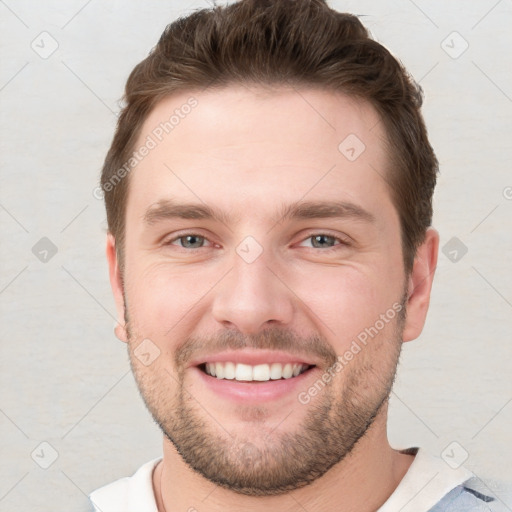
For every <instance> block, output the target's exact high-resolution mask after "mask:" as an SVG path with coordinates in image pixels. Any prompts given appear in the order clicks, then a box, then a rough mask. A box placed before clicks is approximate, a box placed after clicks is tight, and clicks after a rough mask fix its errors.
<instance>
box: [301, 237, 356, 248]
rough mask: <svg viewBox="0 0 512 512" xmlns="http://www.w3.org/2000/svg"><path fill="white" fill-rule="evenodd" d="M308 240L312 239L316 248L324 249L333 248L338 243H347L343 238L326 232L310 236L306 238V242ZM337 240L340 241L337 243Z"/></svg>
mask: <svg viewBox="0 0 512 512" xmlns="http://www.w3.org/2000/svg"><path fill="white" fill-rule="evenodd" d="M307 240H311V241H312V246H313V248H314V249H323V248H327V249H331V248H333V247H335V246H336V245H343V244H345V245H346V242H344V241H343V240H342V239H341V238H338V237H335V236H331V235H327V234H325V233H320V234H317V235H311V236H308V238H306V239H305V240H304V242H305V241H307ZM337 241H338V242H340V243H339V244H336V242H337ZM326 244H327V245H326Z"/></svg>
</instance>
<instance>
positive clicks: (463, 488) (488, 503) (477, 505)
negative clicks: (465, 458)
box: [429, 478, 498, 512]
mask: <svg viewBox="0 0 512 512" xmlns="http://www.w3.org/2000/svg"><path fill="white" fill-rule="evenodd" d="M472 480H473V479H472V478H470V479H469V480H467V481H466V482H464V483H463V484H461V485H458V486H457V487H455V488H453V489H452V490H451V491H450V492H449V493H448V494H447V495H446V496H444V497H443V499H442V500H441V501H439V502H438V503H437V504H436V505H435V506H434V507H433V508H431V509H430V510H429V512H494V511H495V510H496V511H497V510H498V509H497V508H494V505H495V504H496V500H495V498H493V497H492V496H489V495H486V494H482V493H481V492H479V491H477V490H475V489H473V485H472Z"/></svg>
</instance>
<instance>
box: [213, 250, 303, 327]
mask: <svg viewBox="0 0 512 512" xmlns="http://www.w3.org/2000/svg"><path fill="white" fill-rule="evenodd" d="M215 290H216V295H215V298H214V300H213V306H212V314H213V317H214V318H215V320H216V321H217V322H219V323H221V324H222V325H223V326H224V327H227V328H230V329H235V328H236V329H237V330H239V331H240V332H243V333H244V334H255V333H257V332H259V331H261V330H262V329H265V328H266V327H268V326H270V325H274V326H277V327H282V326H285V325H289V324H290V323H291V320H292V317H293V311H294V308H293V297H294V295H293V292H292V291H291V290H290V289H289V288H288V287H287V286H286V284H285V283H284V282H282V281H281V279H280V278H279V277H278V273H277V272H276V271H275V270H273V269H272V270H271V268H269V266H267V263H266V261H265V258H264V255H261V256H260V257H259V258H258V259H256V261H253V262H252V263H247V262H246V261H244V260H243V259H242V258H240V257H239V256H238V255H237V254H235V257H234V263H233V268H232V269H231V271H230V272H228V274H227V275H226V277H225V278H224V279H223V280H222V281H221V282H220V283H219V285H218V286H217V287H216V288H215Z"/></svg>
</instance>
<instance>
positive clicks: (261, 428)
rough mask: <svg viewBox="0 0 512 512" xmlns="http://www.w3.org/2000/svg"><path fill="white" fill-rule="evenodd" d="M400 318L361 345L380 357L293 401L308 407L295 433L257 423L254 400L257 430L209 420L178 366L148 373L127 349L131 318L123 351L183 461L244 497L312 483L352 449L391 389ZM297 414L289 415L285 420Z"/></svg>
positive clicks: (356, 363) (259, 413) (357, 361)
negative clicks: (385, 334)
mask: <svg viewBox="0 0 512 512" xmlns="http://www.w3.org/2000/svg"><path fill="white" fill-rule="evenodd" d="M402 305H405V302H404V300H402ZM404 321H405V306H404V307H403V309H402V311H400V312H399V314H398V316H397V318H396V319H395V325H394V329H393V334H392V336H391V338H386V339H373V340H371V341H369V342H368V345H367V346H365V347H364V348H363V351H369V352H371V351H374V350H375V348H374V346H372V343H373V344H377V343H378V344H379V345H380V347H381V349H380V351H379V352H380V354H381V355H380V356H377V357H375V354H374V357H372V355H371V354H367V356H368V357H359V356H360V354H357V355H355V357H354V359H353V360H352V361H351V362H350V363H349V364H347V366H346V367H344V368H343V369H342V371H341V372H340V375H342V376H343V381H342V382H343V385H342V387H341V389H340V388H339V386H340V384H339V382H340V379H339V378H334V379H332V380H331V382H329V383H328V384H326V386H325V387H324V388H323V389H322V390H321V391H320V392H319V393H318V396H317V397H315V400H312V401H311V402H310V403H308V404H307V405H303V404H301V403H300V402H299V401H298V400H297V402H296V405H295V406H294V407H296V408H303V407H307V412H306V414H302V412H301V411H300V410H299V414H300V417H301V418H303V420H302V425H292V427H293V428H292V429H291V430H292V431H287V428H286V427H287V424H288V425H289V423H288V422H287V420H286V419H285V420H284V421H282V423H281V424H280V425H279V427H278V428H276V427H275V424H276V423H278V421H276V418H273V421H272V422H270V423H268V424H267V423H266V422H264V421H261V418H262V417H264V416H265V411H266V409H265V407H264V406H259V407H254V408H243V409H244V411H245V412H246V416H251V415H252V416H253V419H254V421H255V424H254V427H255V428H247V425H246V424H243V425H241V427H240V429H237V431H235V432H228V431H227V430H226V429H225V428H224V427H223V426H222V425H221V424H219V423H218V422H217V421H216V420H215V419H214V415H215V412H214V411H213V410H210V408H208V406H207V404H203V403H201V400H198V399H197V398H196V397H194V396H192V395H191V394H190V393H189V392H188V391H187V389H186V382H185V380H186V372H185V371H184V370H183V369H181V370H180V369H179V370H178V371H177V373H176V376H173V375H171V374H170V372H169V371H167V370H166V369H165V368H162V367H159V366H158V365H156V366H155V369H153V371H148V369H147V368H143V367H142V366H141V365H140V362H139V361H136V360H135V356H134V354H133V350H132V349H130V347H135V344H136V343H137V340H136V339H135V338H137V339H138V337H137V336H134V335H133V333H131V332H130V328H129V322H127V332H128V340H129V343H128V347H129V349H128V352H129V356H130V364H131V366H132V371H133V373H134V376H135V379H136V382H137V385H138V387H139V391H140V394H141V397H142V399H143V400H144V402H145V404H146V407H147V408H148V410H149V411H150V413H151V415H152V416H153V418H154V420H155V422H156V423H157V424H158V425H159V426H160V428H161V430H162V432H163V434H164V435H165V437H166V438H167V439H169V441H171V443H172V444H173V445H174V447H175V449H176V451H177V452H178V453H179V454H180V455H181V457H182V458H183V460H184V461H185V462H186V463H187V464H188V465H189V466H190V467H191V468H192V469H193V470H194V471H196V472H197V473H199V474H200V475H202V476H203V477H204V478H206V479H208V480H209V481H211V482H213V483H215V484H217V485H219V486H221V487H223V488H226V489H229V490H231V491H234V492H236V493H239V494H242V495H246V496H272V495H279V494H283V493H286V492H289V491H291V490H294V489H299V488H301V487H304V486H306V485H308V484H310V483H312V482H314V481H315V480H316V479H318V478H319V477H321V476H322V475H324V474H325V473H326V472H327V471H328V470H329V469H331V468H332V467H333V466H334V465H335V464H338V463H340V462H341V461H343V460H344V459H345V458H346V457H347V456H348V455H349V454H350V453H352V451H353V450H354V448H355V446H356V444H357V443H358V441H360V440H361V439H362V438H363V437H364V436H365V434H367V432H368V431H369V429H370V428H371V426H372V424H373V423H374V420H375V418H376V417H377V416H378V414H379V412H381V410H382V409H383V407H384V406H385V405H386V403H387V401H388V399H389V395H390V393H391V389H392V387H393V383H394V380H395V377H396V370H397V366H398V362H399V357H400V353H401V347H402V332H403V324H404ZM270 332H273V331H270ZM230 336H231V338H232V336H233V335H232V333H231V334H230ZM242 338H243V336H242V335H240V339H242ZM268 339H270V338H267V340H268ZM207 343H208V342H207V341H206V342H205V344H207ZM240 343H242V342H241V341H240ZM324 343H325V342H324ZM243 344H245V345H246V342H245V341H244V342H243ZM251 346H256V345H251ZM260 348H262V347H260ZM265 348H269V347H268V346H265ZM276 348H281V347H280V346H276ZM382 354H383V355H385V358H384V359H383V357H382ZM333 355H334V357H336V355H335V354H334V353H333V354H331V357H332V356H333ZM331 363H334V361H332V360H331ZM328 367H332V364H329V365H328V366H326V368H328ZM340 375H336V377H340ZM286 412H290V411H283V417H284V416H286V414H285V413H286ZM294 416H295V415H294V414H293V413H291V414H290V415H289V418H290V420H289V421H293V418H294ZM245 419H246V420H247V418H245ZM288 430H290V429H288Z"/></svg>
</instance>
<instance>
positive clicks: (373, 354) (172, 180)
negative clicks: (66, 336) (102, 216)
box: [107, 85, 439, 512]
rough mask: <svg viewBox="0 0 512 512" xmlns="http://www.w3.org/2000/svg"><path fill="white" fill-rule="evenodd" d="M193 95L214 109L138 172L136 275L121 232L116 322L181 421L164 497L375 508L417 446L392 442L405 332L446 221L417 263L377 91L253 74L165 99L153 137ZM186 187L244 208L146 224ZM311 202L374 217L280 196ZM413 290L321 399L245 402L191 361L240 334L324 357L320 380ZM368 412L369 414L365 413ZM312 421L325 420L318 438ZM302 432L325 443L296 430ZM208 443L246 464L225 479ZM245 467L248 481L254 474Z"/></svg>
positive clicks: (156, 478) (132, 225)
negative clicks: (147, 357) (289, 83)
mask: <svg viewBox="0 0 512 512" xmlns="http://www.w3.org/2000/svg"><path fill="white" fill-rule="evenodd" d="M191 95H194V97H195V98H196V99H197V100H198V106H197V107H196V108H195V109H194V110H193V111H192V112H191V113H190V114H189V115H188V116H186V118H184V119H182V120H181V121H180V123H179V125H177V126H176V127H175V128H174V130H173V131H172V132H171V133H170V134H169V135H168V136H167V137H165V138H164V140H163V141H162V142H161V143H160V144H158V145H157V147H155V148H154V149H152V150H151V151H150V152H149V154H148V156H146V157H145V158H144V160H143V161H142V162H140V163H139V164H138V165H137V167H136V168H135V169H134V170H133V171H132V173H131V175H130V192H129V197H128V203H127V209H126V242H125V273H124V276H123V279H124V285H123V281H122V279H121V274H120V271H119V265H118V260H117V255H116V249H115V239H114V238H113V236H112V235H111V234H109V235H108V237H107V258H108V263H109V269H110V280H111V285H112V290H113V293H114V297H115V301H116V307H117V311H118V315H119V322H120V324H119V326H118V327H117V328H116V335H117V336H118V338H119V339H121V340H122V341H125V342H127V344H128V350H129V354H130V360H131V364H132V368H133V371H134V374H135V377H136V380H137V383H138V385H139V389H140V391H141V395H142V397H143V398H144V400H145V402H146V405H147V406H148V408H149V410H150V411H151V413H152V414H153V416H154V417H155V418H156V419H157V421H158V422H159V423H160V426H161V427H162V429H163V431H164V434H166V435H164V443H163V452H164V456H163V461H162V462H161V463H160V464H159V465H158V466H157V468H156V470H155V471H154V474H153V486H154V491H155V496H156V499H157V503H158V507H159V510H161V511H163V510H167V511H170V510H188V509H189V508H190V507H195V508H197V510H200V511H201V512H203V511H205V512H206V511H217V510H219V511H220V510H223V511H224V512H230V511H235V510H240V509H244V510H250V511H252V510H254V511H256V510H267V509H269V507H270V508H271V509H274V510H283V511H292V510H293V511H295V510H299V509H301V506H302V507H304V508H305V509H307V510H308V511H310V512H315V511H320V510H339V511H340V512H349V511H356V510H357V511H358V512H365V511H367V512H370V511H373V510H376V509H377V508H378V507H379V506H380V505H382V504H383V503H384V502H385V501H386V499H387V498H388V497H389V496H390V495H391V494H392V492H393V491H394V489H395V488H396V487H397V485H398V484H399V482H400V480H401V479H402V478H403V476H404V475H405V473H406V472H407V470H408V468H409V466H410V464H411V463H412V461H413V456H410V455H405V454H402V453H400V452H399V451H397V450H395V449H393V448H392V447H391V446H390V445H389V442H388V439H387V432H386V423H387V413H388V402H387V397H388V395H389V392H390V389H391V386H392V382H393V379H394V376H395V372H396V367H397V363H398V357H399V353H400V349H401V346H402V342H404V341H410V340H413V339H415V338H417V337H418V336H419V334H420V333H421V330H422V328H423V325H424V322H425V317H426V314H427V310H428V304H429V298H430V291H431V286H432V280H433V275H434V270H435V266H436V262H437V252H438V244H439V237H438V234H437V232H436V231H435V230H434V229H432V228H429V230H428V231H427V233H426V236H425V240H424V242H423V244H422V245H421V246H420V247H419V248H418V250H417V254H416V258H415V261H414V266H413V269H412V272H411V273H410V275H408V276H406V275H405V271H404V265H403V255H402V250H401V239H400V224H399V218H398V214H397V212H396V209H395V208H394V206H393V204H392V201H391V196H390V191H389V189H388V185H387V183H386V182H385V181H384V180H383V178H382V176H385V175H386V173H388V169H387V164H388V156H387V154H386V150H385V145H384V140H385V134H384V132H383V131H382V129H383V128H382V124H381V123H379V118H378V115H377V113H376V112H375V110H374V109H373V108H372V107H371V106H370V105H369V104H367V103H365V102H362V101H356V100H354V99H352V98H349V97H347V96H345V95H342V94H334V93H332V92H328V91H323V90H318V89H300V90H293V89H286V88H284V87H283V88H281V89H273V90H272V93H271V94H270V93H269V92H268V91H266V90H263V89H262V88H259V87H252V88H247V87H242V86H239V85H238V86H235V85H232V86H229V87H226V88H224V89H220V90H206V91H203V92H194V93H191V92H187V93H183V94H181V93H180V94H176V95H175V96H172V97H169V98H166V99H165V100H162V101H161V102H160V103H159V104H158V105H157V106H156V107H155V109H154V110H153V111H152V112H151V113H150V115H149V116H148V118H147V119H146V122H145V123H144V126H143V129H142V131H141V133H140V136H139V145H140V144H142V143H143V141H144V140H146V137H147V136H148V135H149V134H151V132H152V130H153V129H154V128H155V127H156V126H158V125H159V123H160V122H162V121H164V120H166V119H168V118H169V115H170V113H172V111H173V110H174V109H176V108H179V107H180V106H181V105H183V104H184V103H185V102H186V100H187V99H188V98H189V97H190V96H191ZM349 134H356V135H357V137H358V138H359V139H360V140H361V141H363V143H364V145H365V150H364V151H363V152H362V153H361V155H360V156H359V157H358V158H357V159H356V160H355V161H349V160H348V159H347V158H346V157H345V156H344V155H343V154H342V153H341V152H340V151H339V150H338V146H339V144H340V143H341V142H342V141H343V140H344V139H345V138H346V137H347V136H348V135H349ZM375 170H377V171H378V172H376V171H375ZM171 197H172V198H173V199H174V200H176V201H177V202H182V203H183V202H196V203H202V204H207V205H210V206H215V207H216V208H218V209H220V210H221V211H222V212H224V213H225V214H226V216H228V215H229V216H230V217H229V218H226V219H224V222H218V221H215V220H211V219H209V220H205V219H173V218H169V219H165V220H162V221H160V222H155V223H154V224H152V225H147V224H146V223H145V222H144V214H145V212H146V211H147V209H148V208H149V207H150V206H151V205H154V204H155V203H157V202H158V201H160V200H162V199H166V198H171ZM297 201H324V202H325V201H345V202H350V203H352V204H355V205H357V206H358V207H360V208H362V209H364V210H366V211H367V212H369V213H370V214H371V215H372V216H373V217H374V220H373V222H367V221H366V220H363V219H360V218H355V217H353V216H345V217H343V218H314V219H283V218H282V217H281V216H280V215H279V213H278V212H279V209H280V207H281V205H282V204H283V203H285V204H290V203H294V202H297ZM187 234H188V235H191V234H196V235H197V236H201V237H205V240H204V242H200V243H199V245H195V246H193V247H197V248H194V249H191V248H190V243H189V245H188V246H187V245H186V244H187V240H186V239H185V240H184V239H179V237H180V236H181V237H183V236H185V235H187ZM321 234H326V235H327V237H328V238H327V239H323V241H321V243H320V244H318V240H317V239H316V242H317V243H316V244H315V240H313V239H312V238H311V237H314V236H316V235H321ZM247 236H251V237H253V238H254V239H255V240H256V241H257V242H258V244H259V245H260V246H261V248H262V249H263V252H262V253H261V255H260V256H259V257H258V258H256V259H255V261H253V262H252V263H247V262H246V261H245V260H244V259H243V258H242V257H240V255H239V254H238V253H237V252H236V248H237V246H238V245H239V244H240V242H242V240H244V239H245V238H246V237H247ZM331 236H332V237H334V238H329V237H331ZM194 240H195V242H197V239H194ZM201 240H202V239H201ZM164 242H166V243H167V245H166V244H164ZM201 243H203V244H204V245H203V246H201ZM329 249H330V250H329ZM402 300H404V307H405V309H406V311H407V314H406V315H403V316H400V315H397V316H395V317H394V318H393V320H391V321H389V322H388V323H386V325H385V326H384V327H383V328H382V329H381V330H380V331H379V332H378V334H377V335H376V336H375V337H373V338H372V339H371V342H369V343H368V344H367V345H366V346H364V347H363V348H362V350H361V351H360V352H359V353H358V354H357V355H355V356H354V358H353V359H352V360H351V361H350V362H349V363H348V364H347V365H346V366H345V367H344V368H343V370H342V371H339V372H337V373H336V374H335V375H334V377H333V378H332V380H331V381H330V383H329V385H328V386H326V387H325V388H324V389H323V390H322V391H321V392H319V393H318V394H317V395H316V396H314V397H312V398H311V400H310V401H309V403H307V404H302V403H300V402H299V401H298V400H297V393H296V392H294V393H290V394H289V395H286V396H284V397H281V398H279V399H276V400H271V401H269V402H266V403H264V404H258V405H257V406H256V405H251V404H242V405H240V404H235V403H232V402H231V401H229V400H228V399H226V398H224V397H220V396H218V395H217V394H216V393H215V392H213V391H212V390H211V389H210V388H209V387H208V386H206V385H205V384H204V382H203V380H201V379H199V378H198V375H197V373H196V372H195V371H193V369H192V368H191V367H189V366H188V364H189V363H190V362H191V361H192V359H193V357H195V356H201V354H203V355H204V354H206V352H212V351H213V352H215V351H216V350H217V349H220V348H221V347H224V346H235V345H230V344H229V343H230V342H229V339H234V340H236V342H237V343H239V346H244V347H252V348H254V349H258V348H261V347H263V346H265V347H267V348H274V347H275V348H286V349H287V350H288V351H289V352H292V353H293V351H294V348H293V347H294V346H297V347H300V350H301V353H302V354H305V355H307V356H309V357H311V359H314V360H315V362H316V363H317V366H316V367H315V368H314V369H313V370H311V371H310V372H309V374H308V375H307V376H306V375H305V376H304V377H306V378H305V379H304V382H303V384H301V388H300V391H304V390H307V389H308V388H309V387H310V386H311V385H313V384H314V383H315V381H317V380H318V379H319V378H321V376H322V375H323V374H324V373H325V372H326V370H327V368H329V366H330V365H332V363H333V362H334V361H335V359H333V358H335V356H340V355H343V354H344V353H345V352H346V351H347V350H348V349H349V347H350V345H351V343H352V342H353V340H354V339H356V337H357V335H358V334H359V333H361V332H362V331H364V329H365V328H368V327H370V326H373V325H375V323H376V320H378V319H379V318H380V315H382V314H384V313H386V312H387V311H389V310H390V308H392V305H393V304H399V303H401V301H402ZM400 318H402V321H400ZM265 332H267V333H270V337H269V338H266V340H267V341H266V343H267V345H263V344H262V343H263V340H264V338H263V334H264V333H265ZM229 333H231V334H232V335H233V336H234V338H228V337H227V336H226V335H227V334H229ZM262 333H263V334H262ZM144 339H149V340H151V343H152V345H151V346H152V347H157V349H158V351H159V352H158V354H159V355H158V357H157V358H156V359H155V360H154V361H153V362H152V363H151V364H149V365H147V366H146V365H145V364H142V363H141V361H140V360H139V359H138V358H137V357H136V356H135V353H134V350H135V349H136V348H137V347H138V346H139V344H140V343H141V341H142V340H144ZM226 340H228V341H226ZM194 342H199V344H194ZM293 343H296V345H293ZM226 344H227V345H226ZM187 349H190V350H189V351H187ZM297 350H298V349H297ZM358 414H359V417H362V418H364V419H365V420H368V421H367V424H365V425H364V428H361V420H359V421H357V418H358ZM180 418H181V420H182V421H181V422H180ZM185 418H188V420H190V422H189V423H188V425H187V423H186V422H185ZM315 422H316V423H315ZM363 423H364V422H363ZM307 426H310V427H311V426H314V427H315V428H320V429H323V430H320V431H317V432H320V433H318V434H316V435H312V434H311V433H310V432H309V437H308V436H307V435H306V434H307V428H306V427H307ZM180 429H181V430H180ZM184 432H185V433H184ZM194 432H195V433H196V434H197V436H196V437H194V436H193V434H194ZM351 432H352V433H353V434H354V436H352V437H355V438H354V439H350V437H351V436H350V435H351ZM322 433H323V434H322ZM334 434H336V435H334ZM304 435H306V438H304V437H300V436H304ZM187 436H188V437H187ZM336 436H337V437H336ZM171 438H174V441H175V442H176V443H177V444H178V445H180V443H181V445H180V446H181V448H182V450H180V451H182V453H184V457H182V456H181V455H180V453H179V452H178V450H177V449H176V446H175V444H173V442H171V440H170V439H171ZM299 438H300V439H302V440H304V439H307V440H308V442H310V443H311V445H310V447H309V449H304V450H303V451H302V452H301V445H300V444H299V443H297V442H294V443H292V444H286V442H285V440H286V439H293V440H297V439H299ZM186 439H188V440H189V441H190V440H191V442H190V443H189V446H188V445H186V443H185V440H186ZM199 440H202V442H204V443H205V444H204V446H203V449H204V453H206V454H207V455H208V459H207V460H209V461H210V462H213V469H212V467H210V471H215V464H217V466H216V467H217V469H218V471H217V473H216V475H215V476H217V477H218V476H219V475H221V476H222V475H224V476H226V478H228V477H231V479H232V480H231V485H229V484H228V483H227V482H228V481H229V480H225V481H224V482H220V481H215V480H214V478H210V476H212V475H210V476H209V475H208V472H207V469H208V468H207V467H206V465H207V460H201V459H200V458H198V457H199V456H198V453H194V452H193V449H194V446H196V447H197V443H198V442H200V441H199ZM209 441H211V445H208V442H209ZM213 447H215V450H213ZM322 448H324V450H322ZM208 450H210V451H208ZM291 450H296V451H291ZM185 452H186V453H185ZM291 453H293V454H294V457H290V454H291ZM311 454H315V455H313V456H311ZM315 456H316V457H317V458H318V460H319V461H320V462H321V463H320V464H319V465H321V466H322V465H323V466H325V468H324V471H323V473H322V474H315V475H314V477H312V478H311V479H310V480H311V481H309V482H306V481H305V480H304V478H302V479H301V478H298V477H297V478H296V479H295V480H294V479H293V478H292V479H291V481H295V482H296V485H295V488H294V486H293V485H290V482H288V484H287V485H285V484H284V483H283V486H282V488H281V489H280V490H279V489H273V490H271V489H270V486H269V485H270V483H269V482H265V475H268V474H272V472H273V471H274V476H275V477H276V478H278V477H283V478H284V475H286V474H287V472H288V473H289V474H290V475H293V474H294V471H295V472H297V471H298V470H299V467H300V463H299V464H295V465H294V464H293V463H292V462H291V461H294V460H295V461H296V460H300V461H304V463H305V464H306V463H307V464H311V467H313V464H314V462H315ZM194 457H195V459H194ZM187 458H188V463H187V462H186V461H185V460H184V459H187ZM297 458H299V459H297ZM318 460H317V462H318ZM194 461H195V462H196V463H197V464H196V467H195V470H194V469H192V467H191V466H194ZM288 463H289V464H288ZM210 466H212V464H210ZM201 469H203V470H204V471H203V472H201ZM230 469H231V470H232V471H231V472H230ZM233 470H236V471H237V472H238V473H237V474H238V476H239V477H240V475H242V477H244V478H245V480H244V482H245V484H243V485H242V484H240V486H239V487H238V488H237V487H236V486H235V485H234V482H235V481H236V478H235V476H234V475H233V474H232V473H233ZM260 470H261V471H260ZM297 474H298V473H297ZM302 477H303V475H302ZM219 478H220V477H219ZM258 478H259V480H258ZM239 480H240V478H239ZM242 480H243V478H242ZM240 481H241V480H240ZM250 482H252V483H253V484H254V485H253V486H252V487H251V486H250V485H249V484H248V483H250ZM258 482H259V484H260V488H259V490H258V488H257V485H256V483H258ZM264 484H266V485H267V487H266V488H265V486H264ZM299 504H300V505H299Z"/></svg>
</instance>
